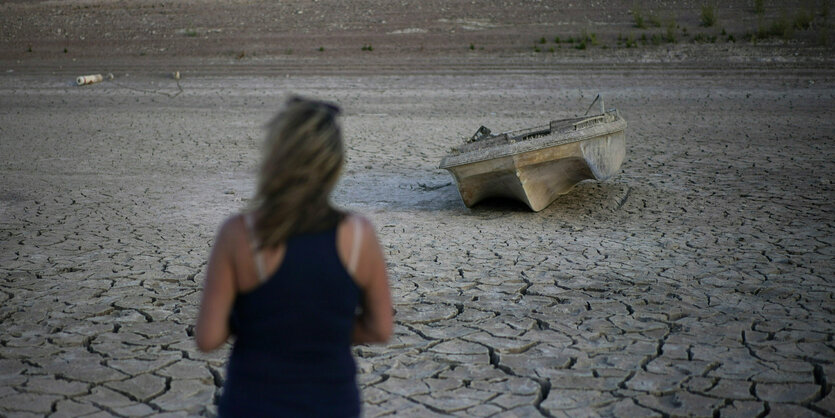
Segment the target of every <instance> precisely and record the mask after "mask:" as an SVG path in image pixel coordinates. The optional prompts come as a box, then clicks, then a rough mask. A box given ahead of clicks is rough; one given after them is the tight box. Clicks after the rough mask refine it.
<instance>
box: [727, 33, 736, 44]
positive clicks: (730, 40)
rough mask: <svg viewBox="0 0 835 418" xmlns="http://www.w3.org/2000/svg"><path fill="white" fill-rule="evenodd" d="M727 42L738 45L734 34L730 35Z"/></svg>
mask: <svg viewBox="0 0 835 418" xmlns="http://www.w3.org/2000/svg"><path fill="white" fill-rule="evenodd" d="M725 41H727V42H733V43H736V38H734V35H733V34H728V38H727V39H725Z"/></svg>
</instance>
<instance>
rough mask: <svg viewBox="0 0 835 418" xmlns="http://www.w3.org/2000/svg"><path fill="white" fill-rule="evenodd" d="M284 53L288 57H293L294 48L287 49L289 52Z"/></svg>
mask: <svg viewBox="0 0 835 418" xmlns="http://www.w3.org/2000/svg"><path fill="white" fill-rule="evenodd" d="M284 53H285V54H287V55H293V48H287V50H286V51H284Z"/></svg>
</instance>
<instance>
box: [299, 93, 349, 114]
mask: <svg viewBox="0 0 835 418" xmlns="http://www.w3.org/2000/svg"><path fill="white" fill-rule="evenodd" d="M297 104H302V105H307V106H310V107H312V108H314V109H321V110H324V111H326V112H328V113H330V114H331V116H336V115H338V114H339V113H340V112H341V109H340V108H339V106H337V105H336V104H334V103H330V102H324V101H321V100H311V99H305V98H303V97H299V96H294V97H291V98H290V100H288V101H287V105H288V106H292V105H297Z"/></svg>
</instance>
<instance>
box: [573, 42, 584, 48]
mask: <svg viewBox="0 0 835 418" xmlns="http://www.w3.org/2000/svg"><path fill="white" fill-rule="evenodd" d="M574 48H575V49H581V50H582V49H586V41H580V43H579V44H577V45H575V46H574Z"/></svg>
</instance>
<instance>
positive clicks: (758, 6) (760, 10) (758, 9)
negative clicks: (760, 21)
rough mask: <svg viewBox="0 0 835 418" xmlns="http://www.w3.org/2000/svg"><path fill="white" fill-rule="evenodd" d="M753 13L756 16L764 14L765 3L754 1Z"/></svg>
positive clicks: (762, 0)
mask: <svg viewBox="0 0 835 418" xmlns="http://www.w3.org/2000/svg"><path fill="white" fill-rule="evenodd" d="M754 13H756V14H758V15H762V14H764V13H765V1H764V0H754Z"/></svg>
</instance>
